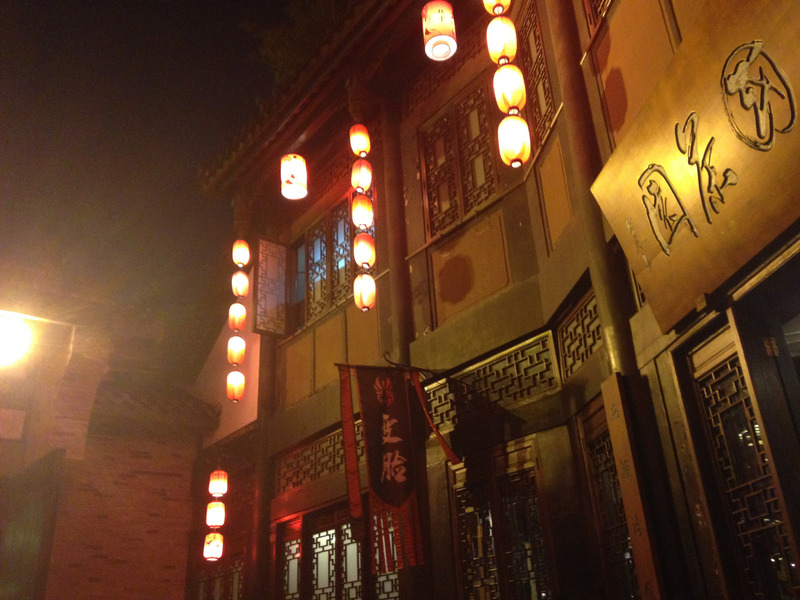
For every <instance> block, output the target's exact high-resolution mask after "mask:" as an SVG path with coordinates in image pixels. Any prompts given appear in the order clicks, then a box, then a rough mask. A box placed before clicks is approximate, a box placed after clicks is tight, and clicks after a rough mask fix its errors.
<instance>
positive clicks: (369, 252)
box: [353, 232, 375, 269]
mask: <svg viewBox="0 0 800 600" xmlns="http://www.w3.org/2000/svg"><path fill="white" fill-rule="evenodd" d="M353 258H355V260H356V264H357V265H358V266H359V267H364V268H366V269H371V268H372V267H373V265H375V240H373V239H372V236H371V235H370V234H368V233H366V232H361V233H359V234H358V235H356V237H355V239H354V240H353Z"/></svg>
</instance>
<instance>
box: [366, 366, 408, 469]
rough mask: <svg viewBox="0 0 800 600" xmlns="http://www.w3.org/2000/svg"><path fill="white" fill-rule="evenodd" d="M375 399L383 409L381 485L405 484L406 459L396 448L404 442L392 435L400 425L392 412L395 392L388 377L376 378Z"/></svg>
mask: <svg viewBox="0 0 800 600" xmlns="http://www.w3.org/2000/svg"><path fill="white" fill-rule="evenodd" d="M373 388H374V389H375V398H376V399H377V401H378V405H379V406H380V407H381V411H382V412H381V421H382V425H381V433H382V436H381V450H382V454H383V467H382V470H381V483H384V482H391V481H394V482H397V483H403V482H404V481H405V480H406V466H405V465H406V463H407V462H408V460H406V457H405V456H403V455H402V454H401V453H400V450H399V449H397V448H396V447H395V446H397V445H398V444H400V443H401V442H402V441H403V438H401V437H400V436H397V435H394V434H393V433H392V428H393V427H394V426H395V425H396V424H397V423H398V419H396V418H394V417H393V416H392V414H391V413H390V411H391V410H392V405H393V404H394V392H393V391H392V380H391V379H390V378H388V377H376V378H375V383H374V385H373Z"/></svg>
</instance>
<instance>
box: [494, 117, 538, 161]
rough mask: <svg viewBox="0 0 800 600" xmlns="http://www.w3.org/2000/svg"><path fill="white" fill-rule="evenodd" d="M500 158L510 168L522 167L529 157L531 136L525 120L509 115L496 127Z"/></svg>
mask: <svg viewBox="0 0 800 600" xmlns="http://www.w3.org/2000/svg"><path fill="white" fill-rule="evenodd" d="M497 143H498V146H499V147H500V158H502V159H503V162H504V163H506V164H507V165H510V166H512V167H515V168H516V167H519V166H522V163H524V162H525V161H527V160H528V159H529V158H530V157H531V134H530V131H529V130H528V124H527V123H526V122H525V119H523V118H522V117H518V116H516V115H511V116H508V117H506V118H505V119H503V120H502V121H500V125H499V126H498V127H497Z"/></svg>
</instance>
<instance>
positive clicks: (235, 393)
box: [226, 371, 244, 402]
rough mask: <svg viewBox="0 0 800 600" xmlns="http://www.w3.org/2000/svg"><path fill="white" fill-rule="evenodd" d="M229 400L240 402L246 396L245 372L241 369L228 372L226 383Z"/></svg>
mask: <svg viewBox="0 0 800 600" xmlns="http://www.w3.org/2000/svg"><path fill="white" fill-rule="evenodd" d="M226 388H227V393H228V400H230V401H231V402H238V401H239V400H241V399H242V397H243V396H244V373H242V372H241V371H231V372H230V373H228V380H227V383H226Z"/></svg>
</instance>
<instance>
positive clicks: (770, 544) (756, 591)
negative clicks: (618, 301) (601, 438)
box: [695, 353, 800, 600]
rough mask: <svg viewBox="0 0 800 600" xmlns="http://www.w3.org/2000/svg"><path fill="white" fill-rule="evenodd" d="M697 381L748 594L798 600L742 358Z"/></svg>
mask: <svg viewBox="0 0 800 600" xmlns="http://www.w3.org/2000/svg"><path fill="white" fill-rule="evenodd" d="M695 382H696V389H697V400H698V403H699V406H700V409H701V411H702V414H703V418H704V423H705V430H706V435H707V436H708V447H709V450H710V451H711V453H712V455H713V459H714V469H715V472H716V475H717V480H718V482H719V485H720V488H721V491H722V495H723V501H724V503H725V505H726V508H727V516H728V519H727V520H728V527H729V531H730V532H731V536H732V538H733V540H734V542H735V543H734V544H733V548H732V551H733V552H734V553H735V554H736V556H737V558H738V562H739V568H740V570H741V572H742V575H743V578H744V579H745V582H746V584H747V586H748V588H749V589H748V595H749V597H751V598H754V599H759V600H760V599H764V600H766V599H768V598H798V597H800V582H799V581H798V579H797V572H796V571H797V569H796V568H794V564H795V557H794V555H793V551H792V545H793V543H792V539H791V537H790V535H791V534H790V533H789V532H788V531H787V528H786V525H785V523H786V519H785V517H784V515H783V513H782V510H781V502H780V490H779V488H778V487H777V485H776V482H775V479H774V474H773V472H772V467H771V464H770V461H769V457H768V453H767V448H766V445H765V443H764V439H763V433H762V427H761V424H760V423H759V420H758V418H757V416H756V413H755V410H754V407H753V403H752V399H751V397H750V392H749V390H748V389H747V385H746V382H745V378H744V374H743V372H742V367H741V363H740V360H739V356H738V355H737V354H735V353H734V354H732V355H729V356H727V357H726V358H723V359H722V360H721V361H720V362H719V363H718V364H717V365H716V366H714V367H713V368H711V369H710V370H709V371H708V372H706V373H705V374H702V375H700V376H698V377H696V379H695Z"/></svg>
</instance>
